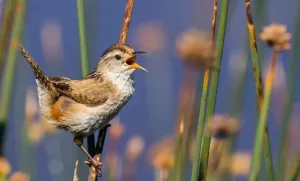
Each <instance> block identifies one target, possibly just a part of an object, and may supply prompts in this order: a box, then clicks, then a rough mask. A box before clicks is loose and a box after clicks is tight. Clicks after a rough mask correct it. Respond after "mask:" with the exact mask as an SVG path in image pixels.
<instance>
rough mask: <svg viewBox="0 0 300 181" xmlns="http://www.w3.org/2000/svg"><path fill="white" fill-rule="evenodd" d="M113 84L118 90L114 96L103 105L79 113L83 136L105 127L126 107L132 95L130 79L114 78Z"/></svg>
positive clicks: (132, 88) (132, 89)
mask: <svg viewBox="0 0 300 181" xmlns="http://www.w3.org/2000/svg"><path fill="white" fill-rule="evenodd" d="M112 82H113V84H114V85H115V86H116V88H117V89H118V90H119V91H117V92H118V93H117V94H116V95H114V96H111V97H110V98H109V99H108V100H107V101H106V102H105V103H104V104H102V105H100V106H96V107H88V106H87V107H86V110H87V111H86V112H82V113H81V117H82V120H81V122H83V123H84V124H83V125H85V126H84V128H82V127H81V128H79V129H81V130H82V131H83V132H84V134H89V133H92V132H95V131H96V130H98V129H100V128H102V127H103V126H105V125H106V124H107V123H108V122H109V121H110V120H112V119H113V118H114V117H115V116H116V115H117V114H118V113H119V111H120V110H121V108H122V107H123V106H124V105H126V103H127V102H128V101H129V99H130V98H131V96H132V95H133V93H134V81H133V80H132V79H131V78H127V79H125V78H123V77H120V76H116V77H114V80H112Z"/></svg>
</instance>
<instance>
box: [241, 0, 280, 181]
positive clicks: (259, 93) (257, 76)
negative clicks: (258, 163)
mask: <svg viewBox="0 0 300 181" xmlns="http://www.w3.org/2000/svg"><path fill="white" fill-rule="evenodd" d="M245 5H246V17H247V26H248V32H249V42H250V49H251V57H252V62H253V75H254V82H255V87H256V101H257V108H258V111H257V112H258V117H259V116H260V114H261V111H262V103H263V99H264V93H263V85H262V78H261V70H260V66H259V60H258V50H257V44H256V36H255V29H254V24H253V17H252V13H251V4H250V0H245ZM264 154H265V162H266V167H267V173H268V178H269V180H274V168H273V159H272V153H271V148H270V138H269V131H268V125H267V124H266V128H265V133H264Z"/></svg>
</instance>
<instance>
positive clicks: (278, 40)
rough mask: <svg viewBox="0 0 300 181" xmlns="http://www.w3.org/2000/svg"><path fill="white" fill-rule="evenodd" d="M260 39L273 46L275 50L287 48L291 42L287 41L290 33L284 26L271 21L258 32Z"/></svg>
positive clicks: (290, 36)
mask: <svg viewBox="0 0 300 181" xmlns="http://www.w3.org/2000/svg"><path fill="white" fill-rule="evenodd" d="M259 36H260V39H261V40H262V41H263V42H265V43H266V44H268V45H269V46H270V47H272V48H274V49H275V50H276V51H284V50H289V49H290V48H291V44H290V43H289V41H290V39H291V38H292V35H291V34H290V33H287V32H286V26H285V25H281V24H276V23H273V24H271V25H269V26H266V27H264V28H263V32H261V33H260V35H259Z"/></svg>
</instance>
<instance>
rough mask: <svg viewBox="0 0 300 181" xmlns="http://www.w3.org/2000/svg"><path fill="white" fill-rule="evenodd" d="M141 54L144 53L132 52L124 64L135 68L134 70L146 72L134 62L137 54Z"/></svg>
mask: <svg viewBox="0 0 300 181" xmlns="http://www.w3.org/2000/svg"><path fill="white" fill-rule="evenodd" d="M141 53H146V52H143V51H136V52H133V55H132V56H131V57H129V58H127V59H126V60H125V61H124V62H125V63H126V64H127V65H129V66H131V67H132V68H136V69H141V70H144V71H145V72H148V71H147V70H146V69H145V68H144V67H142V66H140V65H139V64H138V63H136V61H135V58H136V56H137V55H138V54H141Z"/></svg>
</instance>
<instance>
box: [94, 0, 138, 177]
mask: <svg viewBox="0 0 300 181" xmlns="http://www.w3.org/2000/svg"><path fill="white" fill-rule="evenodd" d="M133 4H134V0H128V1H127V4H126V7H125V13H124V18H123V23H122V27H121V31H120V38H119V43H122V44H124V43H126V38H127V34H128V29H129V24H130V20H131V14H132V9H133ZM107 128H108V127H105V128H104V129H103V130H100V132H99V135H98V140H97V145H96V153H95V155H94V158H95V159H96V160H97V161H99V162H100V163H101V157H102V151H103V147H104V141H105V136H106V132H107ZM96 179H97V176H96V172H95V169H94V168H93V167H91V168H90V172H89V176H88V181H94V180H96Z"/></svg>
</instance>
